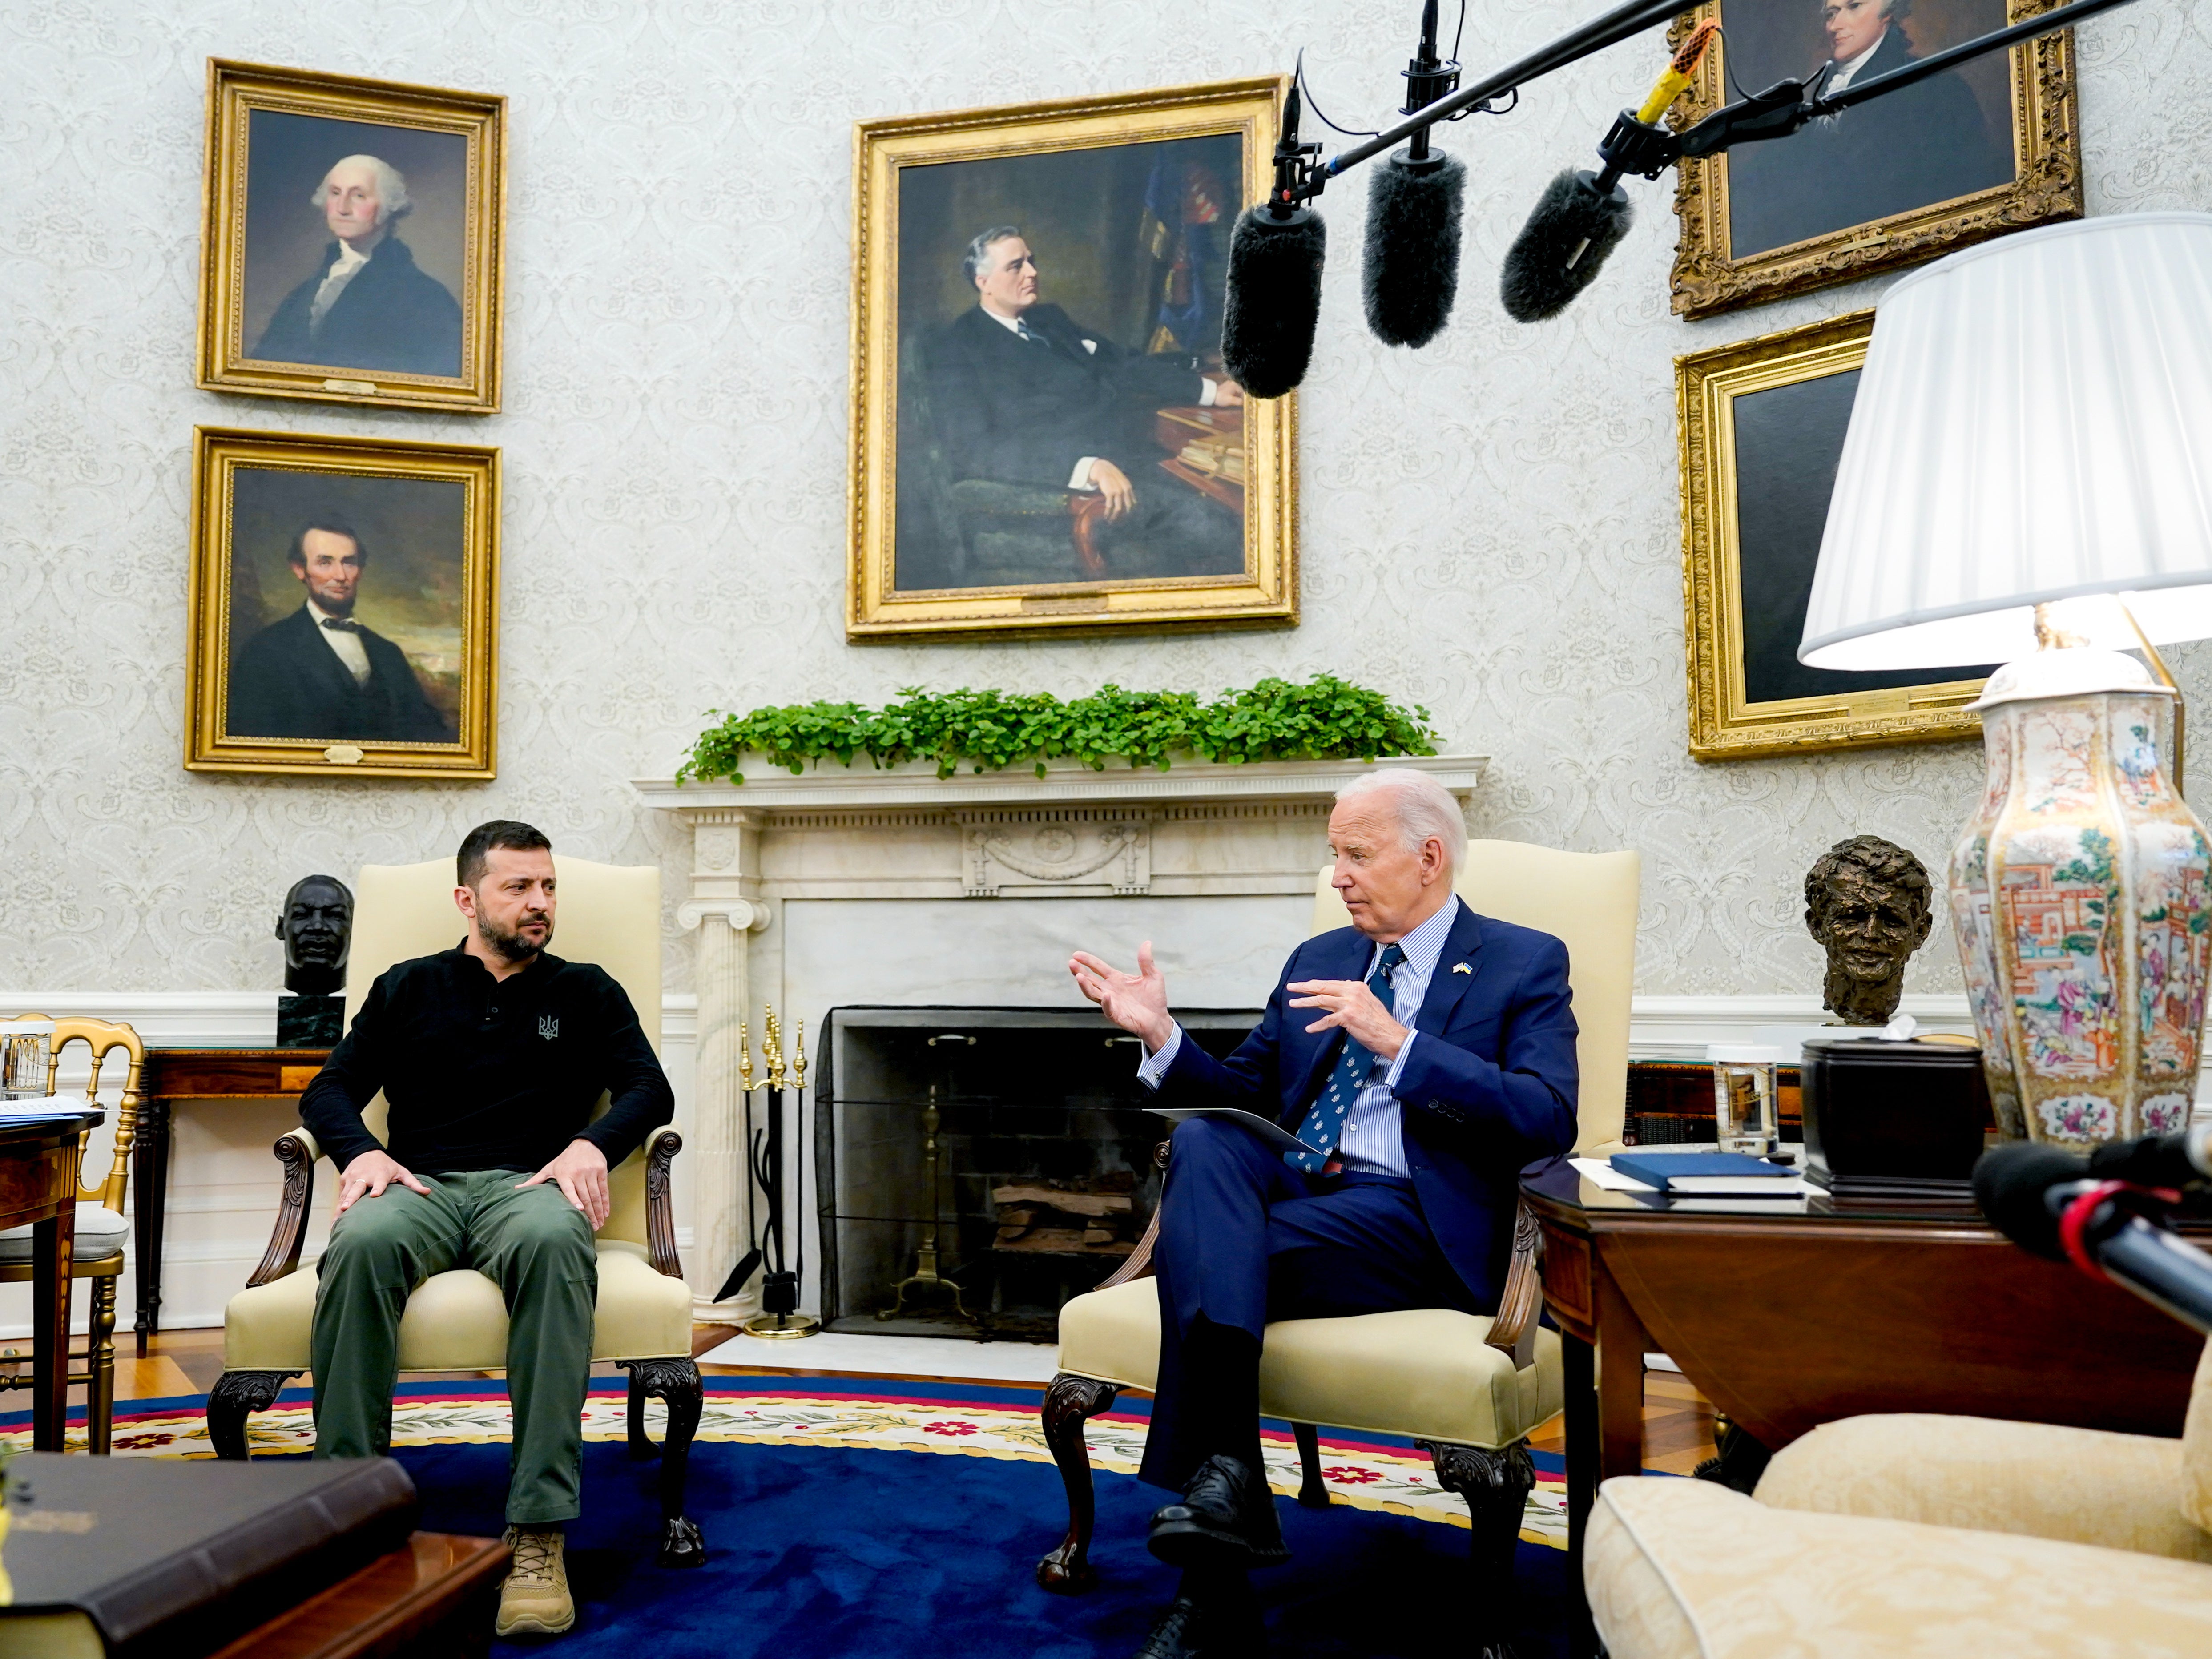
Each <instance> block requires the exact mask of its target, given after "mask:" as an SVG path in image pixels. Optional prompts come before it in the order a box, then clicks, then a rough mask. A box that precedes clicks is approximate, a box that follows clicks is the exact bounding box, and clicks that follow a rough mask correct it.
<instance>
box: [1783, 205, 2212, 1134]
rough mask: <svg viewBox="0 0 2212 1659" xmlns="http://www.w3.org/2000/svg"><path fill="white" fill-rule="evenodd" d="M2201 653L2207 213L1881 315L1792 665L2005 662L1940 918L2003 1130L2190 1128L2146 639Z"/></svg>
mask: <svg viewBox="0 0 2212 1659" xmlns="http://www.w3.org/2000/svg"><path fill="white" fill-rule="evenodd" d="M2208 635H2212V214H2199V213H2144V214H2129V215H2122V216H2113V217H2109V218H2101V219H2091V220H2086V221H2082V222H2077V223H2074V224H2067V225H2055V226H2051V227H2050V228H2045V229H2041V230H2033V231H2026V232H2023V233H2021V234H2018V235H2015V236H2008V237H2005V238H2003V239H2002V240H1998V241H1995V242H1990V243H1987V244H1985V245H1984V246H1980V247H1976V248H1972V249H1969V250H1967V251H1966V252H1963V253H1957V254H1954V255H1952V256H1951V257H1950V258H1946V259H1943V260H1941V261H1939V262H1937V263H1936V264H1932V265H1930V266H1929V267H1928V268H1927V269H1926V270H1921V271H1917V272H1916V273H1914V274H1913V275H1912V276H1907V277H1906V278H1905V280H1904V281H1902V282H1900V283H1898V284H1897V285H1896V286H1895V287H1893V288H1892V289H1890V290H1889V292H1888V293H1887V294H1886V295H1883V296H1882V299H1881V305H1880V307H1879V308H1878V310H1877V313H1876V316H1875V331H1874V339H1873V342H1872V343H1871V344H1870V346H1869V349H1868V353H1867V361H1866V367H1865V368H1864V369H1863V371H1862V374H1861V378H1860V381H1859V388H1858V393H1857V399H1856V401H1855V402H1854V404H1853V405H1852V410H1851V422H1850V432H1849V434H1848V435H1847V436H1846V437H1845V439H1844V452H1843V457H1842V460H1841V463H1840V465H1839V467H1838V472H1837V477H1836V489H1835V495H1834V496H1833V498H1832V501H1831V502H1830V505H1829V508H1828V522H1827V528H1826V533H1825V534H1824V535H1823V537H1822V538H1821V542H1820V563H1819V566H1818V568H1816V570H1815V572H1814V579H1813V591H1812V597H1811V600H1810V602H1809V604H1808V608H1807V611H1806V617H1805V633H1804V637H1803V641H1802V644H1801V645H1800V647H1799V648H1798V653H1797V657H1798V660H1799V661H1801V662H1802V663H1805V664H1807V665H1810V666H1813V667H1816V668H1837V669H1858V670H1870V669H1895V668H1905V667H1922V666H1929V667H1932V666H1936V665H1956V664H1972V663H1984V662H1999V661H2001V662H2002V663H2003V664H2004V665H2003V666H2002V667H2001V668H1999V669H1998V670H1997V671H1996V672H1995V673H1994V674H1992V675H1991V676H1990V679H1989V682H1988V684H1987V685H1986V686H1985V688H1984V690H1983V693H1982V696H1981V697H1980V699H1979V701H1978V702H1976V703H1975V704H1974V705H1973V706H1974V708H1977V709H1978V710H1979V711H1980V713H1981V716H1982V741H1983V745H1984V752H1985V754H1986V757H1987V762H1988V772H1987V787H1985V788H1984V792H1983V795H1982V799H1981V804H1980V805H1979V806H1978V808H1977V809H1976V811H1975V812H1974V814H1973V817H1972V819H1971V820H1970V821H1969V822H1968V823H1967V825H1966V832H1965V834H1964V835H1963V836H1962V837H1961V838H1960V842H1959V845H1958V848H1957V849H1956V850H1955V851H1954V854H1952V859H1951V866H1950V898H1951V919H1952V925H1953V928H1954V932H1955V933H1956V934H1957V936H1958V942H1959V954H1960V959H1961V961H1962V963H1964V965H1965V969H1966V988H1967V994H1968V1000H1969V1001H1970V1002H1971V1003H1972V1008H1973V1014H1974V1025H1975V1030H1976V1032H1977V1033H1978V1036H1979V1038H1980V1041H1981V1046H1982V1058H1983V1064H1984V1068H1985V1070H1986V1073H1987V1075H1988V1078H1989V1084H1990V1097H1991V1099H1992V1101H1993V1102H1994V1103H1995V1105H1996V1113H1997V1120H1998V1124H1999V1127H2000V1128H2001V1129H2002V1133H2004V1134H2005V1135H2006V1136H2007V1137H2008V1138H2012V1139H2021V1138H2025V1139H2033V1140H2041V1141H2048V1142H2051V1143H2052V1144H2054V1145H2057V1146H2063V1147H2066V1148H2069V1149H2070V1150H2074V1151H2087V1149H2089V1148H2090V1147H2093V1146H2097V1145H2100V1144H2101V1143H2103V1142H2105V1141H2108V1140H2113V1139H2124V1138H2129V1137H2133V1136H2136V1135H2140V1134H2148V1133H2164V1132H2166V1131H2170V1130H2173V1129H2178V1128H2179V1127H2182V1126H2183V1124H2184V1123H2185V1122H2186V1121H2187V1120H2188V1117H2189V1113H2190V1107H2191V1097H2192V1096H2193V1094H2194V1092H2195V1085H2196V1079H2197V1057H2198V1052H2199V1047H2200V1042H2201V1039H2202V1036H2203V1026H2204V1013H2205V1006H2204V1001H2205V998H2204V994H2205V981H2206V966H2207V963H2206V957H2207V954H2208V951H2212V897H2208V883H2212V844H2208V842H2207V840H2206V837H2205V834H2204V829H2203V825H2202V824H2200V823H2198V822H2197V817H2196V815H2195V814H2194V813H2192V812H2191V811H2190V810H2189V808H2188V806H2187V805H2186V804H2185V802H2184V801H2183V800H2182V799H2181V794H2180V781H2181V773H2180V763H2179V744H2180V733H2181V729H2182V726H2181V717H2180V696H2179V690H2178V689H2177V688H2176V687H2175V686H2174V684H2173V681H2172V676H2171V675H2170V674H2168V673H2167V672H2166V667H2165V665H2164V664H2163V663H2162V662H2160V660H2159V658H2158V653H2157V650H2156V648H2155V647H2157V645H2159V644H2160V643H2166V642H2170V641H2176V640H2193V639H2201V638H2204V637H2206V636H2208ZM2128 649H2140V650H2142V653H2143V654H2144V656H2145V657H2146V658H2148V659H2149V661H2150V662H2151V664H2152V665H2153V667H2154V670H2155V678H2154V674H2153V671H2152V670H2148V669H2146V668H2145V667H2144V666H2143V665H2142V663H2139V662H2137V661H2136V659H2134V658H2133V657H2130V656H2125V655H2123V654H2121V653H2123V652H2124V651H2125V650H2128Z"/></svg>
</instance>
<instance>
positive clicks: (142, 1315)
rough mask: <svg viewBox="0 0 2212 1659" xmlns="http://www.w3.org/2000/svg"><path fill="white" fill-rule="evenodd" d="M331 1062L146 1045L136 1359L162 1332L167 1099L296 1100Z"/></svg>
mask: <svg viewBox="0 0 2212 1659" xmlns="http://www.w3.org/2000/svg"><path fill="white" fill-rule="evenodd" d="M330 1057H331V1055H330V1050H329V1049H327V1048H149V1049H147V1051H146V1064H145V1067H144V1069H143V1071H142V1072H141V1073H140V1074H139V1080H138V1144H137V1149H136V1152H135V1154H134V1156H135V1158H136V1159H137V1167H136V1168H135V1169H134V1170H133V1171H132V1174H133V1175H134V1176H135V1177H136V1179H135V1181H134V1182H133V1189H134V1190H135V1191H136V1192H137V1195H138V1196H137V1236H138V1255H137V1262H138V1311H137V1321H136V1323H135V1324H134V1325H133V1327H132V1328H133V1330H134V1332H135V1334H137V1340H138V1357H139V1358H141V1359H143V1358H145V1357H146V1339H147V1337H148V1336H149V1335H151V1334H153V1333H155V1332H156V1331H158V1330H160V1329H161V1231H162V1224H163V1221H164V1220H165V1218H166V1212H167V1207H168V1195H169V1103H170V1102H171V1101H173V1100H296V1099H298V1098H299V1097H300V1095H301V1092H302V1091H305V1090H306V1088H307V1085H309V1084H310V1083H312V1082H313V1081H314V1079H315V1073H318V1072H319V1071H321V1070H322V1069H323V1062H324V1061H325V1060H328V1059H329V1058H330Z"/></svg>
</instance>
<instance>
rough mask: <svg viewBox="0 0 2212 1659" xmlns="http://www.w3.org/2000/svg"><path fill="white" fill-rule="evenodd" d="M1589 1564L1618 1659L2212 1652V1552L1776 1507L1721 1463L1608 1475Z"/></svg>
mask: <svg viewBox="0 0 2212 1659" xmlns="http://www.w3.org/2000/svg"><path fill="white" fill-rule="evenodd" d="M1583 1579H1584V1582H1585V1583H1587V1585H1588V1587H1589V1598H1590V1611H1591V1613H1592V1615H1593V1616H1594V1617H1595V1620H1596V1622H1597V1627H1598V1632H1599V1634H1600V1635H1601V1636H1602V1637H1603V1638H1605V1642H1606V1646H1607V1650H1608V1651H1609V1652H1610V1653H1611V1654H1612V1655H1613V1659H1767V1656H1770V1655H1775V1654H1790V1655H1793V1656H1802V1659H1814V1656H1819V1659H1958V1656H1960V1655H1962V1654H1992V1655H1995V1654H2002V1655H2003V1656H2005V1659H2079V1656H2081V1655H2083V1654H2114V1655H2117V1654H2122V1653H2125V1654H2128V1655H2130V1656H2134V1659H2154V1656H2155V1659H2168V1656H2170V1659H2181V1656H2183V1655H2191V1654H2203V1653H2209V1652H2212V1567H2207V1566H2202V1565H2197V1563H2194V1562H2186V1561H2173V1560H2166V1559H2160V1558H2158V1557H2156V1556H2150V1555H2136V1554H2131V1553H2126V1552H2124V1551H2120V1550H2106V1549H2096V1548H2093V1547H2089V1546H2087V1545H2083V1544H2069V1543H2060V1542H2057V1541H2052V1540H2050V1539H2045V1538H2027V1537H2021V1536H2020V1535H2018V1534H2005V1533H1993V1532H1966V1531H1960V1530H1956V1529H1954V1528H1948V1527H1929V1526H1923V1525H1920V1524H1918V1523H1917V1522H1909V1521H1887V1520H1875V1519H1869V1518H1866V1517H1863V1516H1841V1515H1817V1514H1813V1513H1810V1512H1808V1511H1806V1510H1778V1509H1774V1508H1771V1506H1769V1505H1767V1504H1762V1503H1760V1502H1759V1501H1757V1500H1756V1499H1753V1498H1746V1497H1744V1496H1743V1495H1742V1494H1741V1493H1739V1492H1730V1491H1729V1489H1728V1488H1727V1487H1725V1486H1720V1485H1718V1484H1717V1483H1715V1482H1713V1481H1710V1480H1674V1479H1668V1478H1667V1477H1664V1476H1644V1477H1627V1478H1623V1479H1618V1480H1608V1481H1607V1482H1606V1483H1605V1485H1604V1486H1601V1488H1599V1492H1598V1500H1597V1504H1596V1507H1595V1509H1594V1510H1592V1511H1591V1515H1590V1527H1589V1543H1588V1546H1587V1553H1586V1557H1585V1560H1584V1564H1583Z"/></svg>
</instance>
